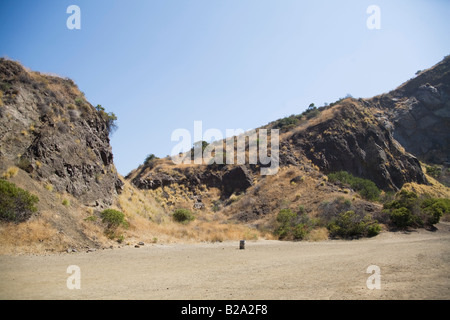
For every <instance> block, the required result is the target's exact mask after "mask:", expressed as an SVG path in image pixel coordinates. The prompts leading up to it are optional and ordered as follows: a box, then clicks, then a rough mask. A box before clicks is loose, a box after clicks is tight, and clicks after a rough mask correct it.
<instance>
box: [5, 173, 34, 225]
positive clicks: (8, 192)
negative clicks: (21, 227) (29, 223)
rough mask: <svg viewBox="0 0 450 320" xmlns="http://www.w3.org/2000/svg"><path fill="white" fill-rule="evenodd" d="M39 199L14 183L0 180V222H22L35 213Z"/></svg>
mask: <svg viewBox="0 0 450 320" xmlns="http://www.w3.org/2000/svg"><path fill="white" fill-rule="evenodd" d="M38 202H39V198H38V197H37V196H35V195H32V194H30V193H29V192H28V191H26V190H23V189H21V188H19V187H17V186H16V185H15V184H14V183H11V182H8V181H6V180H0V220H3V221H13V222H22V221H25V220H28V219H29V218H30V217H31V215H32V214H33V213H34V212H36V211H37V208H36V207H35V204H37V203H38Z"/></svg>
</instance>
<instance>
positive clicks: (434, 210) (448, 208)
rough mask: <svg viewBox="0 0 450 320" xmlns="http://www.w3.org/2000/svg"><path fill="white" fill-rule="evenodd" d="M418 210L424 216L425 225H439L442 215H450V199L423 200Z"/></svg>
mask: <svg viewBox="0 0 450 320" xmlns="http://www.w3.org/2000/svg"><path fill="white" fill-rule="evenodd" d="M420 208H421V209H422V211H423V212H424V213H425V215H426V219H427V221H426V224H430V225H433V224H436V223H439V221H440V219H441V217H442V216H443V215H444V214H448V213H450V199H436V198H429V199H425V200H424V201H422V203H421V205H420Z"/></svg>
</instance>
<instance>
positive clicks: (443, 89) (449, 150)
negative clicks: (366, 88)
mask: <svg viewBox="0 0 450 320" xmlns="http://www.w3.org/2000/svg"><path fill="white" fill-rule="evenodd" d="M365 105H366V106H367V107H374V108H377V109H378V110H381V111H382V112H384V114H385V115H386V118H387V119H388V121H390V122H391V124H392V127H393V135H394V138H395V139H396V140H397V141H398V142H400V143H401V144H402V146H403V147H404V148H405V149H406V150H407V151H408V152H410V153H412V154H414V155H415V156H417V157H418V158H419V159H420V160H422V161H424V162H427V163H434V164H441V165H445V166H447V167H448V166H449V165H450V136H449V134H448V128H449V127H450V56H447V57H446V58H445V59H444V60H443V61H441V62H440V63H438V64H436V65H435V66H434V67H432V68H430V69H428V70H425V71H422V72H421V73H420V74H418V75H417V76H416V77H415V78H413V79H411V80H409V81H407V82H405V83H404V84H403V85H401V86H399V87H398V88H397V89H395V90H393V91H391V92H389V93H387V94H383V95H380V96H376V97H374V98H372V99H367V100H366V101H365Z"/></svg>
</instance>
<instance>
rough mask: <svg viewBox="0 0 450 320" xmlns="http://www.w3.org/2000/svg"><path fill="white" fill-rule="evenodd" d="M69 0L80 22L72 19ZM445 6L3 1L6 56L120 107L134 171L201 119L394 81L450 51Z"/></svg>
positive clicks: (361, 93) (299, 103)
mask: <svg viewBox="0 0 450 320" xmlns="http://www.w3.org/2000/svg"><path fill="white" fill-rule="evenodd" d="M72 4H75V5H78V6H79V7H80V9H81V29H80V30H69V29H68V28H67V27H66V20H67V19H68V17H69V16H70V15H69V14H67V13H66V9H67V7H68V6H69V5H72ZM369 5H377V6H378V7H379V8H380V13H381V14H380V18H381V29H379V30H376V29H375V30H370V29H368V28H367V26H366V20H367V19H368V18H369V16H370V14H367V13H366V9H367V8H368V6H369ZM449 14H450V1H446V0H440V1H439V0H428V1H425V0H424V1H418V0H416V1H414V0H409V1H401V0H396V1H392V0H391V1H379V0H370V1H364V0H354V1H335V0H329V1H326V0H322V1H300V0H281V1H280V0H164V1H162V0H129V1H124V0H122V1H110V0H108V1H107V0H82V1H80V0H69V1H66V0H58V1H55V0H53V1H50V0H39V1H31V0H29V1H25V0H2V1H1V2H0V26H1V28H0V39H1V41H0V56H6V57H9V58H11V59H13V60H16V61H20V62H21V63H22V64H23V65H24V66H26V67H28V68H30V69H32V70H35V71H40V72H49V73H56V74H59V75H61V76H67V77H69V78H71V79H73V80H74V81H75V82H76V83H77V84H78V86H79V88H80V90H82V91H83V92H84V93H85V95H86V97H87V99H88V100H89V101H90V102H91V104H93V105H97V104H101V105H102V106H104V107H105V108H106V109H107V111H112V112H114V113H115V114H116V115H117V116H118V125H119V130H118V131H116V132H115V133H114V134H113V135H112V137H111V144H112V147H113V152H114V161H115V164H116V166H117V168H118V170H119V172H120V173H121V174H122V175H126V174H127V173H128V172H129V171H130V170H132V169H134V168H136V167H137V166H138V165H139V164H141V163H142V162H143V161H144V159H145V157H146V155H147V154H149V153H154V154H156V155H157V156H160V157H164V156H166V155H168V154H170V153H171V150H172V148H173V147H174V146H175V145H176V143H177V142H172V141H171V133H172V132H173V131H174V130H175V129H178V128H185V129H188V130H190V131H193V125H194V121H196V120H201V121H203V130H206V129H209V128H217V129H219V130H221V131H222V132H223V133H224V134H225V130H226V129H238V128H242V129H250V128H255V127H258V126H261V125H264V124H267V123H268V122H270V121H273V120H276V119H279V118H282V117H284V116H288V115H290V114H298V113H301V112H302V111H304V110H305V109H306V108H307V106H308V105H309V104H310V103H311V102H313V103H315V104H316V105H317V106H320V105H323V103H325V102H328V103H330V102H333V101H335V100H337V99H338V98H340V97H343V96H345V95H346V94H348V93H350V94H352V95H353V96H354V97H371V96H374V95H376V94H379V93H383V92H388V91H389V90H392V89H394V88H395V87H397V86H398V85H400V84H401V83H402V82H404V81H406V80H408V79H409V78H411V77H413V76H414V73H415V72H416V71H417V70H419V69H425V68H428V67H431V66H432V65H434V64H436V63H437V62H439V61H440V60H441V59H442V58H443V57H444V56H445V55H447V54H449V53H450V41H449V40H448V39H449V34H450V19H448V16H449Z"/></svg>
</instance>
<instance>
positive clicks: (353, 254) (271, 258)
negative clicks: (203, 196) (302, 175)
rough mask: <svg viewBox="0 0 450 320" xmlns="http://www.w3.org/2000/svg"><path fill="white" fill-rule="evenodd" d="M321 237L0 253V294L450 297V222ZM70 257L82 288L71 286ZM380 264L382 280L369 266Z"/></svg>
mask: <svg viewBox="0 0 450 320" xmlns="http://www.w3.org/2000/svg"><path fill="white" fill-rule="evenodd" d="M437 227H438V230H437V231H434V232H431V231H426V230H419V231H413V232H410V233H401V232H396V233H382V234H380V235H379V236H377V237H375V238H372V239H363V240H353V241H340V240H330V241H324V242H280V241H269V240H258V241H247V242H246V248H245V250H239V249H238V247H239V243H238V242H237V241H235V242H223V243H214V244H211V243H208V244H206V243H202V244H173V245H163V244H154V245H145V246H142V247H140V248H134V247H132V246H130V247H124V248H120V249H108V250H101V251H96V252H90V253H84V252H82V253H70V254H56V255H47V256H42V255H41V256H34V255H23V256H0V299H193V300H203V299H220V300H222V299H227V300H229V299H257V300H259V299H450V224H449V223H441V224H439V225H437ZM69 265H76V266H78V267H79V268H80V284H81V288H80V289H72V290H70V289H68V288H67V279H68V277H69V276H70V274H68V273H67V268H68V266H69ZM370 265H377V266H378V267H379V268H380V277H381V278H380V283H381V288H380V289H373V290H370V289H368V288H367V285H366V281H367V279H368V277H369V276H370V275H371V274H369V273H366V271H367V268H368V267H369V266H370Z"/></svg>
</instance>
